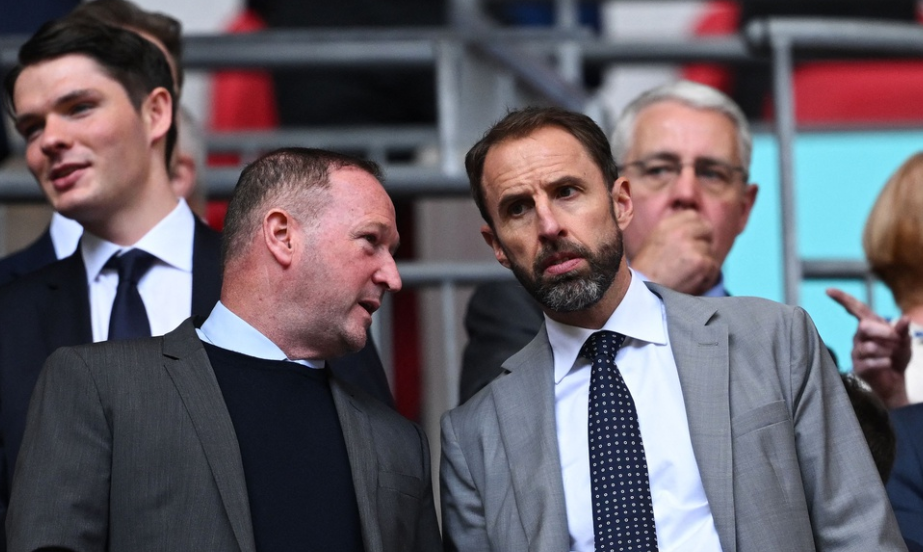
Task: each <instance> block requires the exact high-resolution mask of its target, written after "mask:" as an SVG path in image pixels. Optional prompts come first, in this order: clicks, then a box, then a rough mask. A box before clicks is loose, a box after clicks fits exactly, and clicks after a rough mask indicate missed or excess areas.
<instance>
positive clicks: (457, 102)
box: [436, 40, 463, 175]
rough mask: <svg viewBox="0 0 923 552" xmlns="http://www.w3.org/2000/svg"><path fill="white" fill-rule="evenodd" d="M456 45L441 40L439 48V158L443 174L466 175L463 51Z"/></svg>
mask: <svg viewBox="0 0 923 552" xmlns="http://www.w3.org/2000/svg"><path fill="white" fill-rule="evenodd" d="M462 48H463V46H462V45H461V44H460V43H458V42H455V41H449V40H441V41H439V43H438V44H437V45H436V98H437V102H438V103H437V106H438V110H439V122H438V125H439V156H440V160H439V161H440V167H441V168H442V172H443V173H445V174H448V175H456V174H460V173H461V172H462V166H461V160H460V159H459V156H458V153H457V152H459V151H460V149H461V146H460V145H459V141H460V137H459V126H460V117H461V96H460V94H459V92H460V91H461V89H462V85H461V76H460V75H459V73H460V72H461V49H462Z"/></svg>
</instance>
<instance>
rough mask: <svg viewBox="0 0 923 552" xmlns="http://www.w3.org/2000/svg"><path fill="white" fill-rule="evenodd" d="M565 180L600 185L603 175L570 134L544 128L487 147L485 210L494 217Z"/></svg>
mask: <svg viewBox="0 0 923 552" xmlns="http://www.w3.org/2000/svg"><path fill="white" fill-rule="evenodd" d="M566 178H572V179H579V180H582V181H585V182H593V181H596V180H598V181H600V182H601V181H602V172H601V171H600V170H599V168H598V167H597V166H596V165H595V163H593V161H592V160H591V159H590V156H589V154H588V153H587V152H586V150H585V149H584V148H583V145H582V144H581V143H580V142H579V141H578V140H577V139H576V138H574V137H573V136H572V135H571V134H570V133H569V132H567V131H566V130H563V129H561V128H558V127H555V126H547V127H542V128H540V129H537V130H535V131H534V132H532V133H531V134H529V135H527V136H524V137H520V138H510V139H508V140H504V141H503V142H500V143H499V144H496V145H495V146H493V147H492V148H490V150H489V151H488V153H487V156H486V157H485V159H484V169H483V175H482V179H481V180H482V183H483V186H484V196H485V200H486V203H487V208H488V211H489V212H490V213H492V216H494V217H496V216H497V214H498V212H499V209H502V207H503V205H505V204H507V203H509V202H510V201H513V200H515V199H517V198H518V196H520V195H522V194H529V193H531V192H532V191H534V189H535V188H536V187H542V186H545V185H548V184H551V183H555V182H558V181H560V180H561V179H566ZM494 222H497V219H496V218H495V219H494Z"/></svg>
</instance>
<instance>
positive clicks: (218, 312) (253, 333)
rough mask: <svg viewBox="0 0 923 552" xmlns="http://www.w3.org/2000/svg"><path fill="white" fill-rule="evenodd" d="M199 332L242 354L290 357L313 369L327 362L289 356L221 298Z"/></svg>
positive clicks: (275, 358) (201, 337) (218, 345)
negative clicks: (235, 312)
mask: <svg viewBox="0 0 923 552" xmlns="http://www.w3.org/2000/svg"><path fill="white" fill-rule="evenodd" d="M196 333H197V334H198V335H199V339H201V340H202V341H204V342H206V343H211V344H212V345H214V346H215V347H221V348H222V349H227V350H228V351H234V352H235V353H240V354H242V355H247V356H252V357H256V358H262V359H266V360H288V361H290V362H297V363H299V364H304V365H305V366H308V367H310V368H323V367H324V361H322V360H306V359H298V360H293V359H290V358H288V357H286V356H285V353H284V352H282V349H280V348H279V346H278V345H276V344H275V343H273V342H272V341H271V340H270V339H269V338H268V337H266V336H265V335H263V334H262V333H261V332H260V331H259V330H257V329H256V328H254V327H253V326H251V325H250V324H248V323H247V322H246V321H245V320H244V319H242V318H241V317H239V316H237V315H236V314H234V313H233V312H231V311H230V310H228V308H227V307H225V306H224V304H223V303H222V302H221V301H218V304H217V305H215V308H213V309H212V312H211V314H209V315H208V318H206V319H205V322H204V323H203V324H202V327H201V328H198V329H196Z"/></svg>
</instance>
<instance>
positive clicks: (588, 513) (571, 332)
mask: <svg viewBox="0 0 923 552" xmlns="http://www.w3.org/2000/svg"><path fill="white" fill-rule="evenodd" d="M545 323H546V328H547V330H548V341H549V342H550V344H551V348H552V351H553V353H554V381H555V420H556V425H557V436H558V447H559V449H560V453H561V474H562V477H563V480H564V499H565V505H566V508H567V524H568V528H569V530H570V537H571V550H574V551H577V552H590V551H592V550H594V544H593V515H592V511H593V510H592V509H593V505H592V499H591V496H590V495H591V491H590V459H589V441H588V437H587V416H588V414H587V410H588V408H589V402H588V401H589V391H590V373H591V370H592V366H591V363H590V361H589V360H587V359H584V358H578V356H577V355H578V354H579V353H580V349H581V347H583V344H584V342H585V341H586V340H587V338H588V337H589V336H590V335H592V334H593V332H594V331H596V330H589V329H586V328H578V327H574V326H568V325H565V324H561V323H558V322H555V321H554V320H551V319H550V318H548V317H547V316H546V317H545ZM602 329H605V330H610V331H613V332H618V333H621V334H623V335H625V336H626V337H627V339H626V340H625V343H624V345H622V348H621V349H620V350H619V352H618V355H617V356H616V364H617V365H618V368H619V371H620V372H621V373H622V377H623V378H624V380H625V384H626V385H627V386H628V389H629V391H631V395H632V398H633V399H634V402H635V406H636V408H637V411H638V423H639V425H640V427H641V436H642V438H643V440H644V452H645V456H646V457H647V466H648V473H649V474H650V482H651V496H652V500H653V506H654V520H655V523H656V524H657V541H658V545H659V548H660V551H661V552H669V551H687V550H696V551H716V552H718V551H720V550H721V545H720V543H719V541H718V532H717V530H716V529H715V523H714V519H713V518H712V514H711V509H710V508H709V506H708V500H707V498H706V497H705V489H704V488H703V487H702V479H701V477H700V475H699V468H698V464H697V463H696V459H695V456H694V454H693V451H692V441H691V439H690V437H689V424H688V421H687V419H686V410H685V404H684V402H683V392H682V389H681V388H680V384H679V375H678V374H677V370H676V362H675V361H674V359H673V352H672V349H671V348H670V338H669V335H668V333H667V319H666V311H665V310H664V307H663V302H662V301H661V300H660V298H659V297H657V296H656V295H654V294H653V293H652V292H651V291H650V290H648V289H647V287H646V286H645V285H644V283H643V282H642V281H641V279H640V278H638V277H637V276H636V275H634V274H633V275H632V278H631V284H630V285H629V287H628V291H627V292H626V294H625V297H624V298H623V299H622V302H621V303H620V304H619V306H618V308H616V310H615V312H614V313H612V316H611V317H609V320H608V321H607V322H606V324H605V326H603V328H602Z"/></svg>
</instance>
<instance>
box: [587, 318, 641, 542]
mask: <svg viewBox="0 0 923 552" xmlns="http://www.w3.org/2000/svg"><path fill="white" fill-rule="evenodd" d="M624 341H625V336H624V335H622V334H618V333H615V332H608V331H600V332H596V333H594V334H593V335H591V336H590V337H589V339H587V341H586V343H585V344H584V345H583V348H582V349H581V350H580V356H582V357H584V358H587V359H590V360H592V361H593V372H592V375H591V376H590V410H589V437H590V480H591V484H592V486H593V534H594V537H595V541H596V552H612V551H615V550H630V551H632V552H637V551H656V550H657V531H656V529H655V527H654V508H653V506H652V504H651V485H650V480H649V478H648V474H647V459H646V458H645V456H644V443H643V442H642V441H641V429H640V427H639V426H638V412H637V410H635V402H634V401H633V400H632V398H631V393H630V392H629V391H628V387H627V386H626V385H625V381H624V380H623V379H622V374H621V373H620V372H619V369H618V367H617V366H616V365H615V354H616V353H617V352H618V350H619V347H621V346H622V342H624Z"/></svg>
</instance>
